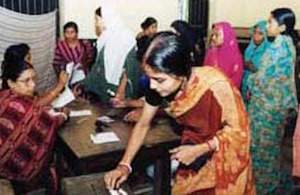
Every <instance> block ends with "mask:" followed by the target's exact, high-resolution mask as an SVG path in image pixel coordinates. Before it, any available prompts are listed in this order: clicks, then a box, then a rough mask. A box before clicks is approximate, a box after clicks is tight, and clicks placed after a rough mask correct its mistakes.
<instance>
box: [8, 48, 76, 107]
mask: <svg viewBox="0 0 300 195" xmlns="http://www.w3.org/2000/svg"><path fill="white" fill-rule="evenodd" d="M22 60H24V61H25V62H27V63H29V64H32V55H31V53H30V47H29V46H28V45H27V44H25V43H21V44H18V45H11V46H10V47H8V48H7V49H6V51H5V53H4V63H6V64H13V63H15V62H18V61H22ZM2 68H4V66H2ZM2 72H3V70H2ZM67 79H68V77H67V74H66V72H65V71H61V72H60V73H59V78H58V83H57V85H56V86H55V87H54V88H53V89H52V90H50V91H48V92H45V93H43V94H37V93H36V94H35V95H36V97H39V105H40V106H47V105H50V104H51V103H52V101H54V100H55V98H57V96H58V95H59V94H60V92H61V91H62V90H63V88H64V86H65V84H66V82H67ZM74 94H75V95H77V92H76V90H74Z"/></svg>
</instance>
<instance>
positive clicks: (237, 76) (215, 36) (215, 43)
mask: <svg viewBox="0 0 300 195" xmlns="http://www.w3.org/2000/svg"><path fill="white" fill-rule="evenodd" d="M210 44H211V45H210V48H209V49H208V51H207V53H206V54H205V59H204V65H206V66H214V67H218V68H220V69H221V70H222V71H223V72H224V73H225V74H226V75H227V76H228V77H229V78H230V79H231V80H232V81H233V83H234V84H235V86H236V87H237V88H238V89H239V88H240V86H241V82H242V76H243V71H244V68H243V67H244V66H243V58H242V55H241V53H240V50H239V46H238V43H237V39H236V37H235V33H234V30H233V28H232V27H231V25H230V24H229V23H227V22H219V23H215V24H214V25H213V28H212V36H211V42H210Z"/></svg>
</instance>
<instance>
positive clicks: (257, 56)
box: [241, 21, 270, 102]
mask: <svg viewBox="0 0 300 195" xmlns="http://www.w3.org/2000/svg"><path fill="white" fill-rule="evenodd" d="M255 28H260V30H261V31H262V33H263V35H264V40H263V42H262V43H261V44H260V45H256V44H255V43H254V41H253V34H254V30H255ZM269 44H270V43H269V41H268V38H267V22H266V21H260V22H258V23H257V24H255V25H254V26H253V27H252V28H251V40H250V43H249V45H248V47H247V48H246V50H245V54H244V60H245V62H248V63H252V64H253V67H254V68H255V69H256V70H257V69H259V65H260V60H261V57H262V55H263V54H264V52H265V51H266V49H267V47H268V46H269ZM252 73H253V72H252V71H250V70H244V74H243V80H242V87H241V93H242V96H243V98H244V100H246V93H247V88H248V87H247V86H248V78H249V75H251V74H252ZM245 102H247V101H245Z"/></svg>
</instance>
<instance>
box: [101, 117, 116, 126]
mask: <svg viewBox="0 0 300 195" xmlns="http://www.w3.org/2000/svg"><path fill="white" fill-rule="evenodd" d="M97 121H100V122H102V123H107V124H108V123H112V122H114V121H115V120H114V119H112V118H110V117H109V116H100V117H98V118H97Z"/></svg>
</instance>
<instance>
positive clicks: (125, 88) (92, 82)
mask: <svg viewBox="0 0 300 195" xmlns="http://www.w3.org/2000/svg"><path fill="white" fill-rule="evenodd" d="M95 19H96V21H95V22H96V24H95V27H96V28H95V31H96V35H97V36H98V40H97V57H96V61H95V64H94V65H93V66H92V69H91V73H90V75H89V76H88V78H87V79H86V81H85V85H86V90H87V91H89V92H92V93H94V94H96V95H97V96H99V97H100V100H101V102H103V103H108V102H109V101H110V99H111V98H112V97H117V98H128V97H129V98H137V97H138V88H139V78H140V73H141V68H140V63H139V62H138V60H137V56H136V51H135V46H136V41H135V38H134V35H133V34H132V33H131V32H130V31H129V30H128V29H127V28H126V26H125V25H124V24H123V23H122V21H121V20H120V18H119V17H118V16H117V15H116V13H114V12H113V10H111V9H109V8H107V7H99V8H98V9H97V10H96V13H95Z"/></svg>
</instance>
